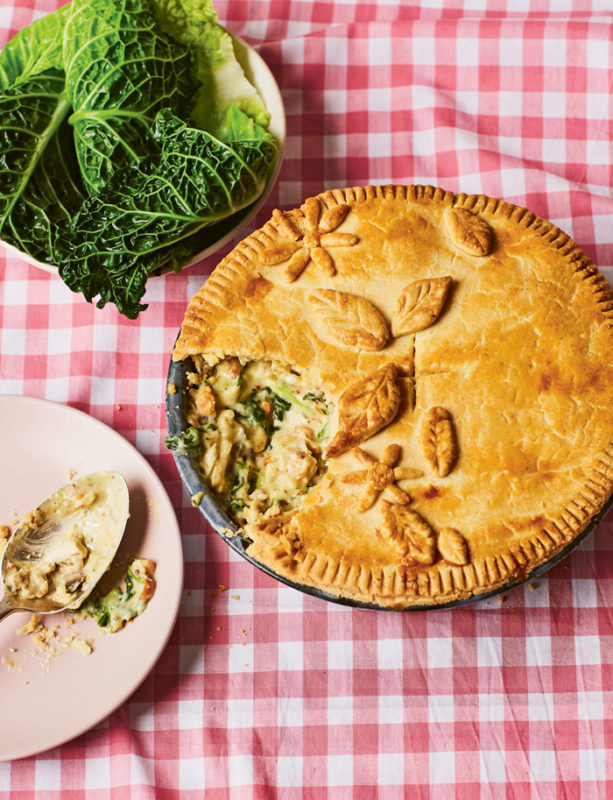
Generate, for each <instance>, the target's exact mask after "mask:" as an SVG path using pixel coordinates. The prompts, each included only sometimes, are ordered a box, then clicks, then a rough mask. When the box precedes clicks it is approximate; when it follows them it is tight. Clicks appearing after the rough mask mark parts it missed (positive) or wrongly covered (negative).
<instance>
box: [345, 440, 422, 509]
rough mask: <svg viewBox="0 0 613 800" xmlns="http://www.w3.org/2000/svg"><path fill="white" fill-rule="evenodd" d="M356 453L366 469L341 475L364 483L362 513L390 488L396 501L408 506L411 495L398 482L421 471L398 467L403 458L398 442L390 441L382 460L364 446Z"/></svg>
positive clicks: (361, 503)
mask: <svg viewBox="0 0 613 800" xmlns="http://www.w3.org/2000/svg"><path fill="white" fill-rule="evenodd" d="M352 452H353V455H354V456H355V457H356V458H357V460H358V461H359V462H360V463H361V464H363V465H364V466H365V467H367V469H360V470H356V471H355V472H346V473H345V474H344V475H343V476H342V477H341V481H342V482H343V483H365V484H366V489H365V491H364V494H363V495H362V497H361V498H360V500H359V502H358V506H357V510H358V512H359V513H362V512H363V511H368V509H369V508H371V507H372V506H373V505H374V503H375V501H376V500H377V497H379V495H380V494H381V492H385V491H387V492H388V493H389V494H390V495H391V496H392V497H393V498H394V499H395V500H396V502H398V503H400V504H402V505H406V504H407V503H410V502H411V498H410V496H409V495H408V494H407V493H406V492H405V491H403V490H402V489H401V488H400V487H399V486H397V485H396V481H399V480H403V479H410V478H419V477H421V475H422V473H421V472H420V471H419V470H418V469H412V468H411V467H396V464H397V463H398V461H399V460H400V455H401V452H402V450H401V448H400V447H399V445H397V444H389V445H388V446H387V447H386V448H385V450H384V451H383V456H382V457H381V461H377V459H376V458H375V457H374V456H371V455H370V453H367V452H366V451H365V450H362V448H361V447H355V448H354V449H353V451H352Z"/></svg>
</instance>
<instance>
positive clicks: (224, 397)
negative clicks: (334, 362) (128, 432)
mask: <svg viewBox="0 0 613 800" xmlns="http://www.w3.org/2000/svg"><path fill="white" fill-rule="evenodd" d="M188 381H189V384H190V388H189V389H188V390H187V403H188V405H187V409H186V418H187V421H188V424H189V426H190V427H189V428H188V429H187V431H186V432H185V433H184V434H183V436H182V437H180V438H181V441H180V442H179V441H170V442H167V444H169V446H170V447H172V448H173V449H175V450H176V451H182V452H186V451H187V452H189V453H190V454H191V455H192V456H193V457H196V458H197V460H198V462H199V465H200V467H201V469H202V472H203V474H204V477H205V479H206V481H207V482H208V484H209V485H210V486H211V488H212V489H213V491H214V492H215V493H216V494H217V495H218V496H219V498H220V501H221V503H222V504H223V505H224V507H225V508H226V509H227V511H228V512H229V514H230V515H231V516H232V517H233V518H234V519H235V520H236V521H237V522H239V523H241V524H245V523H249V522H255V521H258V520H260V519H261V518H262V517H263V516H264V517H267V516H273V515H274V514H277V513H279V512H280V511H285V510H289V509H291V508H293V507H295V505H296V503H297V501H298V500H299V499H300V497H301V496H302V495H304V494H305V493H306V492H307V491H308V490H309V489H310V488H311V486H313V485H314V484H316V483H317V482H318V481H319V480H320V479H321V477H322V475H323V473H324V471H325V464H324V457H323V451H324V449H325V446H326V444H327V442H328V438H329V435H328V428H329V426H328V420H329V413H330V410H329V408H328V404H327V402H326V398H325V396H324V393H323V392H322V391H321V390H318V389H313V388H310V387H308V386H305V384H304V381H303V379H302V378H301V376H300V375H298V374H296V373H295V372H293V371H292V370H291V369H290V368H289V367H286V366H281V365H279V364H274V363H270V362H256V361H250V362H246V363H244V364H243V363H241V361H240V360H239V359H238V358H228V359H224V360H223V361H221V362H219V363H218V364H217V365H216V366H215V367H213V368H210V367H207V366H205V365H202V366H201V367H200V369H198V370H197V371H195V372H190V373H188ZM174 438H175V440H176V439H177V437H174ZM182 448H185V449H184V450H182Z"/></svg>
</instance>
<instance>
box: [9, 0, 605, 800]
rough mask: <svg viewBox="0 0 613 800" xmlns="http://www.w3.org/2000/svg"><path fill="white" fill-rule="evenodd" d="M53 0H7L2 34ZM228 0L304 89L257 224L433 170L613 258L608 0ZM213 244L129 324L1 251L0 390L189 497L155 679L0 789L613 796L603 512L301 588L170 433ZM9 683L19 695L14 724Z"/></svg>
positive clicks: (12, 792) (223, 5)
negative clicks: (186, 484) (330, 591)
mask: <svg viewBox="0 0 613 800" xmlns="http://www.w3.org/2000/svg"><path fill="white" fill-rule="evenodd" d="M56 5H57V2H56V0H2V5H0V45H1V44H3V43H4V42H5V41H6V40H7V39H8V38H9V37H10V36H11V35H13V34H14V33H15V32H16V31H17V30H18V29H19V28H21V27H22V26H24V25H26V24H28V23H29V22H31V21H32V20H33V19H34V18H35V17H38V16H40V15H42V14H43V13H46V12H48V11H51V10H53V9H54V8H55V7H56ZM216 7H217V10H218V12H219V16H220V20H221V22H222V23H223V24H224V25H225V26H226V27H228V28H229V29H230V30H232V31H233V32H235V33H237V34H239V35H240V36H243V37H244V38H245V39H247V40H248V41H249V42H251V43H252V44H254V45H255V46H256V47H257V48H258V49H259V51H260V53H261V54H262V55H263V56H264V58H265V59H266V61H267V62H268V64H269V65H270V67H271V68H272V70H273V72H274V74H275V76H276V78H277V80H278V82H279V85H280V87H281V90H282V92H283V96H284V99H285V103H286V107H287V123H288V138H287V146H286V156H285V161H284V164H283V167H282V170H281V174H280V177H279V181H278V183H277V186H276V188H275V190H274V192H273V194H272V196H271V197H270V200H269V202H268V203H267V204H266V207H265V208H264V209H263V210H262V211H261V213H260V214H259V216H258V219H257V220H256V223H263V222H264V221H265V220H266V219H267V218H268V216H269V214H270V212H271V210H272V208H273V207H275V206H279V207H295V206H296V205H298V204H299V203H300V202H301V200H302V199H303V198H304V197H306V196H309V195H311V194H315V193H318V192H320V191H322V190H324V189H327V188H333V187H343V186H348V185H360V184H367V183H387V182H396V183H432V184H434V185H439V186H441V187H443V188H446V189H451V190H453V191H463V192H483V193H485V194H488V195H492V196H498V197H503V198H505V199H507V200H509V201H511V202H515V203H517V204H520V205H525V206H527V207H528V208H529V209H530V210H532V211H534V212H535V213H537V214H539V215H541V216H544V217H546V218H548V219H551V220H552V221H554V222H555V223H556V224H558V225H559V226H560V227H561V228H562V229H564V230H566V231H567V232H568V233H569V234H571V235H572V236H573V237H574V239H575V240H576V241H577V242H578V243H579V245H580V246H581V247H582V248H583V249H584V250H585V251H586V252H587V253H588V254H589V255H590V256H591V258H593V260H594V261H595V262H596V263H597V264H598V265H599V266H600V267H601V269H602V270H603V272H604V273H605V275H607V277H608V278H609V280H612V278H613V199H612V191H613V190H612V182H613V145H612V137H613V100H612V96H613V92H612V84H613V13H612V11H613V7H612V6H611V4H610V3H609V2H607V0H593V2H590V0H557V2H556V1H555V0H551V2H548V0H491V2H488V0H421V2H419V0H418V1H417V2H414V3H408V2H404V0H379V2H374V0H372V1H371V2H362V1H361V0H217V3H216ZM252 227H253V226H252ZM228 249H229V248H226V251H227V250H228ZM216 261H217V258H216V257H212V258H209V259H207V260H206V261H204V262H203V263H200V264H198V265H197V266H195V267H192V268H190V269H189V270H187V271H185V272H184V273H183V274H181V275H170V276H167V277H163V278H157V279H155V280H152V281H151V282H150V285H149V289H148V292H147V298H146V299H147V301H148V302H149V309H148V310H147V311H146V312H145V313H144V314H142V316H141V317H140V319H138V321H135V322H132V321H129V320H126V319H124V318H122V317H120V316H119V315H118V314H117V313H116V311H115V310H114V308H112V307H107V308H105V309H104V310H97V309H96V308H94V307H92V306H90V305H88V304H87V303H85V302H84V301H83V300H82V299H81V298H80V297H75V296H73V295H72V294H71V293H70V291H69V290H68V289H66V288H65V287H64V285H63V284H62V283H61V281H60V280H59V278H55V277H52V276H50V275H48V274H46V273H44V272H41V271H39V270H37V269H35V268H33V267H30V266H28V265H27V264H26V263H25V262H24V261H22V260H21V259H20V258H18V257H15V256H12V255H7V254H6V253H5V252H4V251H2V252H1V253H0V279H1V281H0V393H11V394H27V395H34V396H37V397H44V398H48V399H51V400H55V401H60V402H62V403H66V404H68V405H70V406H74V407H76V408H79V409H82V410H84V411H86V412H88V413H89V414H91V415H93V416H94V417H96V418H98V419H100V420H102V421H104V422H105V423H107V424H109V425H111V426H112V427H113V428H115V429H116V430H117V431H119V432H120V433H121V434H122V435H123V436H125V437H126V439H128V440H129V441H130V442H131V443H133V444H134V445H135V446H136V447H137V448H138V449H139V450H140V451H141V453H143V454H144V455H145V456H146V458H147V459H148V460H149V462H150V463H151V465H152V466H153V468H154V469H155V470H156V471H157V473H158V474H159V475H160V477H161V479H162V481H163V482H164V484H165V487H166V489H167V491H168V493H169V495H170V498H171V500H172V502H173V504H174V506H175V509H176V511H177V515H178V518H179V523H180V527H181V531H182V537H183V545H184V550H185V562H186V576H185V587H184V591H183V599H182V605H181V611H180V616H179V619H178V622H177V626H176V629H175V630H174V634H173V636H172V638H171V640H170V643H169V645H168V647H167V649H166V650H165V652H164V654H163V656H162V657H161V659H160V660H159V662H158V663H157V665H156V666H155V668H154V669H153V672H152V673H151V675H150V676H149V678H148V679H147V680H146V681H145V682H144V684H143V685H142V686H141V687H140V688H139V689H138V691H137V692H136V693H135V694H134V695H133V696H132V697H131V699H130V700H129V701H128V702H126V703H125V704H124V705H123V706H122V707H121V708H119V710H117V711H116V712H114V713H113V714H112V715H111V716H110V717H109V718H108V719H107V720H105V721H103V722H102V723H100V724H99V725H97V726H96V727H95V728H94V729H93V730H91V731H90V732H89V733H86V734H84V735H82V736H80V737H79V738H78V739H76V740H74V741H72V742H70V743H68V744H65V745H63V746H61V747H58V748H56V749H54V750H52V751H49V752H46V753H41V754H40V755H38V756H36V757H31V758H26V759H22V760H19V761H14V762H12V763H2V764H0V797H2V798H4V797H6V798H8V797H11V798H24V799H25V798H45V800H47V799H49V800H51V799H52V798H61V800H65V799H66V798H68V799H69V800H73V799H75V800H76V798H85V797H87V798H88V800H89V799H91V800H96V799H97V798H118V799H119V800H124V798H135V799H137V798H138V800H141V798H142V799H146V800H149V799H150V798H175V797H181V798H184V799H185V800H188V799H191V798H199V799H200V798H206V800H209V799H210V800H251V799H252V798H255V799H256V800H260V798H262V799H264V798H266V800H268V799H269V798H270V799H272V798H279V800H298V798H300V799H301V800H302V798H305V799H307V800H326V798H330V800H332V798H333V799H334V800H348V799H349V798H357V800H361V799H362V798H364V799H365V800H366V799H368V800H371V799H376V798H380V799H381V800H400V798H409V800H413V799H415V800H422V799H423V800H448V799H451V798H453V799H454V800H464V799H466V800H478V799H479V798H480V799H481V800H490V799H491V800H502V799H503V798H504V800H528V799H530V800H554V799H555V800H576V799H578V798H586V800H587V799H589V800H592V798H593V799H594V800H600V799H601V798H602V800H605V799H606V798H613V544H612V539H611V537H612V536H613V519H612V518H611V516H609V521H608V522H607V521H605V522H603V523H602V524H600V526H599V527H598V528H597V530H596V531H595V533H594V534H593V535H591V536H590V537H589V538H588V539H587V541H586V542H585V543H583V544H582V545H581V546H580V547H579V548H578V549H577V550H576V551H575V552H574V553H573V554H572V555H571V556H570V557H569V558H568V559H567V560H566V561H564V562H563V563H562V564H560V565H558V566H557V567H555V568H554V569H552V570H551V571H550V572H549V573H548V574H547V575H546V576H545V577H542V578H539V579H538V580H537V581H536V582H535V584H534V590H533V591H530V590H529V589H527V588H520V589H517V590H515V591H513V592H511V593H509V594H508V596H507V597H506V599H505V601H504V602H503V603H499V602H497V601H496V600H489V601H481V602H480V603H477V604H476V605H474V606H472V607H469V608H463V609H456V610H442V611H433V612H426V613H424V612H419V613H411V614H399V613H390V612H377V613H375V612H372V611H362V610H352V609H350V608H346V607H342V606H337V605H332V604H326V603H324V602H322V601H319V600H317V599H314V598H311V597H309V596H306V595H303V594H301V593H299V592H297V591H294V590H292V589H290V588H287V587H284V586H282V585H280V584H278V583H276V582H275V581H274V580H272V579H271V578H268V577H267V576H266V575H264V574H263V573H261V572H260V571H256V570H255V569H253V568H252V567H251V566H250V565H249V564H248V563H246V562H244V561H242V560H241V559H240V558H239V557H238V556H236V555H235V554H233V553H232V552H231V551H230V550H229V548H228V547H227V546H226V545H225V544H224V543H223V542H222V541H221V540H220V539H219V538H218V537H217V535H216V534H215V533H214V532H213V531H212V530H211V529H210V528H207V527H206V526H205V524H204V522H203V518H202V516H201V514H200V513H199V512H198V511H197V510H195V509H193V508H192V507H191V505H190V502H189V498H188V497H187V496H186V494H185V492H184V491H183V488H182V484H181V482H180V480H179V477H178V474H177V471H176V469H175V465H174V461H173V459H172V456H171V455H170V454H169V453H168V452H167V451H166V450H165V448H164V446H163V438H164V436H165V424H164V408H163V395H164V389H165V375H166V370H167V366H168V360H169V354H170V351H171V348H172V344H173V341H174V338H175V336H176V334H177V331H178V329H179V326H180V323H181V320H182V314H183V311H184V309H185V306H186V303H187V301H188V299H189V297H190V296H191V295H192V294H193V293H194V292H195V291H196V289H198V288H199V286H200V285H201V283H202V282H203V280H204V278H205V277H206V276H207V275H208V274H209V273H210V271H211V269H212V268H213V267H214V266H215V263H216ZM611 402H612V403H613V398H612V399H611ZM118 406H120V407H121V408H120V409H118ZM220 584H223V585H225V586H228V587H229V590H228V591H225V592H220V591H219V585H220ZM233 595H237V596H238V597H239V599H238V600H236V599H233V597H232V596H233ZM241 631H244V633H242V632H241ZM243 642H244V645H243ZM0 685H1V676H0ZM1 708H2V698H1V695H0V724H2V721H1Z"/></svg>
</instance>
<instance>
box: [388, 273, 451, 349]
mask: <svg viewBox="0 0 613 800" xmlns="http://www.w3.org/2000/svg"><path fill="white" fill-rule="evenodd" d="M450 286H451V278H450V277H449V275H445V276H444V277H442V278H424V279H423V280H419V281H414V282H413V283H410V284H409V285H408V286H405V288H404V289H403V290H402V292H401V293H400V296H399V298H398V303H397V305H396V311H395V312H394V315H393V316H392V334H393V335H394V336H402V335H403V334H406V333H417V331H423V329H424V328H427V327H429V326H430V325H432V323H433V322H436V320H437V319H438V317H439V314H440V313H441V311H442V310H443V306H444V305H445V300H446V299H447V294H448V292H449V287H450Z"/></svg>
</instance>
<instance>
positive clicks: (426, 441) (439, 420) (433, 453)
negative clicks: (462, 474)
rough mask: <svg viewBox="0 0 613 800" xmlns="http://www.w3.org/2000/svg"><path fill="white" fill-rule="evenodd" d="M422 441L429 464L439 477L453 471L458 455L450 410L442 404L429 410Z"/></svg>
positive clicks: (424, 423)
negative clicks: (442, 406)
mask: <svg viewBox="0 0 613 800" xmlns="http://www.w3.org/2000/svg"><path fill="white" fill-rule="evenodd" d="M421 443H422V448H423V453H424V458H425V459H426V461H427V462H428V465H429V466H430V468H431V469H432V470H433V472H436V474H437V475H438V476H439V477H441V478H444V477H445V475H448V474H449V473H450V472H451V470H452V469H453V465H454V464H455V462H456V459H457V457H458V446H457V443H456V438H455V433H454V430H453V425H452V423H451V414H450V413H449V411H447V410H446V409H445V408H441V407H440V406H435V407H434V408H431V409H430V410H429V411H428V413H427V414H426V416H425V419H424V422H423V428H422V437H421Z"/></svg>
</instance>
